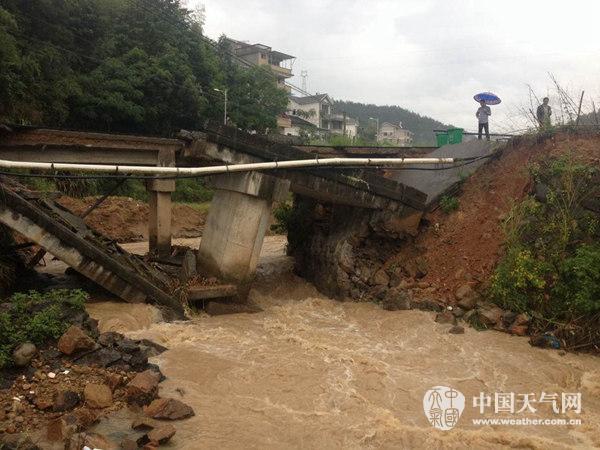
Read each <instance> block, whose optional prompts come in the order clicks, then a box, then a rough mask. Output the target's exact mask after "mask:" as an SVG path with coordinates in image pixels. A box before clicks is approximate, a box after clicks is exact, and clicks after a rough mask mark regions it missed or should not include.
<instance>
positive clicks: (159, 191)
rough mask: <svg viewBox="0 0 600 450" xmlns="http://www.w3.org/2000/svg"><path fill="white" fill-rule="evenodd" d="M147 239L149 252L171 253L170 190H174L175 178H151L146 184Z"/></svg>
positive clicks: (161, 255) (158, 253)
mask: <svg viewBox="0 0 600 450" xmlns="http://www.w3.org/2000/svg"><path fill="white" fill-rule="evenodd" d="M146 187H147V190H148V194H149V197H150V198H149V199H148V206H149V207H150V214H149V215H148V240H149V247H150V253H154V254H156V255H158V256H159V257H166V256H169V255H170V254H171V214H172V213H171V192H174V191H175V180H151V181H149V182H148V184H147V186H146Z"/></svg>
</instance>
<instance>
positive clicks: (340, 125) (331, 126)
mask: <svg viewBox="0 0 600 450" xmlns="http://www.w3.org/2000/svg"><path fill="white" fill-rule="evenodd" d="M326 124H327V127H326V128H327V129H328V130H330V132H331V134H340V135H343V136H347V137H349V138H352V139H354V138H355V137H356V134H357V133H358V120H356V119H353V118H352V117H348V116H345V115H343V114H331V115H330V116H329V118H328V119H327V120H326Z"/></svg>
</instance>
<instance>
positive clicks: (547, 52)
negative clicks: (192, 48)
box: [189, 0, 600, 131]
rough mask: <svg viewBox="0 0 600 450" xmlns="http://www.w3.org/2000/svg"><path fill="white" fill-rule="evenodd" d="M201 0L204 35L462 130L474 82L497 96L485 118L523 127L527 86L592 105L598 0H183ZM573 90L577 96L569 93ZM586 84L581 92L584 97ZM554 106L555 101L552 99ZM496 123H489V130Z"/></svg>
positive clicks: (341, 94)
mask: <svg viewBox="0 0 600 450" xmlns="http://www.w3.org/2000/svg"><path fill="white" fill-rule="evenodd" d="M189 3H191V4H194V3H195V4H200V5H202V4H203V5H204V7H205V10H206V20H205V26H204V29H205V33H206V34H207V35H208V36H209V37H211V38H218V37H219V35H221V34H223V33H224V34H226V35H228V36H229V37H232V38H234V39H238V40H243V41H248V42H250V43H262V44H265V45H268V46H270V47H272V48H273V49H275V50H279V51H282V52H285V53H289V54H291V55H294V56H296V60H295V62H294V65H293V71H294V74H295V77H294V78H292V79H291V80H290V81H291V82H292V83H294V84H295V85H297V86H301V85H302V80H301V78H300V72H301V71H302V70H306V71H308V80H307V89H308V90H309V91H310V92H311V93H315V92H320V93H325V92H326V93H328V94H330V95H331V96H332V97H333V98H334V99H344V100H354V101H361V102H366V103H375V104H380V105H384V104H394V105H399V106H402V107H405V108H408V109H411V110H413V111H415V112H418V113H420V114H424V115H428V116H431V117H433V118H435V119H438V120H441V121H443V122H446V123H453V124H455V125H458V126H462V127H465V128H467V129H471V130H472V129H474V128H475V127H476V119H475V117H474V114H475V110H476V108H477V104H476V103H475V101H474V100H473V99H472V97H473V95H474V94H476V93H477V92H481V91H492V92H494V93H496V94H498V95H499V96H500V97H501V98H502V100H503V102H502V104H501V105H499V106H495V107H493V113H492V121H491V127H492V128H493V129H494V128H495V130H496V131H497V130H499V129H502V130H504V131H508V130H510V129H517V128H521V127H523V123H524V122H523V119H522V118H521V117H520V113H519V108H520V107H522V106H525V105H528V103H529V100H528V89H527V87H526V85H527V84H531V85H532V86H533V87H534V89H535V91H536V93H537V94H538V95H539V96H540V97H541V96H543V95H546V94H549V95H550V97H551V99H552V100H551V104H554V105H555V107H556V106H557V105H556V96H555V95H554V89H553V86H552V83H551V81H550V79H549V77H548V72H552V73H553V74H554V75H555V76H556V78H557V79H558V80H559V81H560V82H561V84H563V85H564V86H565V87H566V88H567V89H568V90H569V91H570V92H571V93H572V95H573V96H579V94H580V92H581V90H582V89H585V91H586V98H585V99H584V108H585V109H590V110H591V98H595V100H596V104H600V79H599V74H600V39H598V18H599V17H600V1H597V0H570V1H564V0H560V1H559V0H495V1H487V0H477V1H475V0H473V1H472V0H454V1H450V0H322V1H317V0H304V1H303V0H296V1H293V2H291V1H284V0H245V1H237V0H189ZM576 93H577V94H576ZM588 94H589V96H588ZM555 109H556V108H555ZM492 131H493V130H492Z"/></svg>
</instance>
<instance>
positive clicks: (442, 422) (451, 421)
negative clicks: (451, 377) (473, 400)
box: [423, 386, 465, 430]
mask: <svg viewBox="0 0 600 450" xmlns="http://www.w3.org/2000/svg"><path fill="white" fill-rule="evenodd" d="M464 409H465V396H464V395H463V394H462V392H460V391H457V390H456V389H453V388H451V387H448V386H434V387H432V388H431V389H429V390H428V391H427V392H425V395H424V396H423V410H424V411H425V415H426V416H427V420H429V423H430V424H431V425H432V426H433V427H435V428H437V429H439V430H451V429H452V428H454V427H455V426H456V424H457V423H458V419H460V416H461V414H462V413H463V411H464Z"/></svg>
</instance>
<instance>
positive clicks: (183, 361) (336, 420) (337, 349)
mask: <svg viewBox="0 0 600 450" xmlns="http://www.w3.org/2000/svg"><path fill="white" fill-rule="evenodd" d="M255 285H256V287H255V289H254V290H253V291H252V293H251V296H252V299H253V300H254V301H255V302H256V303H258V304H259V305H260V306H261V307H262V308H263V309H264V311H263V312H260V313H256V314H237V315H229V316H218V317H209V316H207V315H199V316H198V317H196V318H194V319H193V320H191V321H188V322H178V323H164V322H160V314H158V313H157V311H156V310H155V309H154V308H153V307H151V306H147V305H127V304H118V303H109V302H99V303H93V304H90V305H89V312H90V314H91V315H92V316H94V317H96V318H97V319H99V320H100V328H101V329H102V331H107V330H116V331H122V332H125V333H126V334H128V335H129V336H131V337H134V338H148V339H152V340H154V341H155V342H158V343H160V344H162V345H164V346H166V347H168V348H169V350H168V351H166V352H164V353H163V354H161V355H160V356H158V357H156V358H154V361H153V362H156V363H158V364H159V365H160V367H161V370H162V371H163V373H164V374H165V375H166V377H167V380H166V381H165V382H163V383H161V385H160V386H161V391H160V394H161V395H163V396H173V397H175V398H179V399H181V400H183V401H184V402H186V403H188V404H190V405H191V406H192V407H193V408H194V410H195V412H196V415H195V416H194V417H192V418H191V419H188V420H186V421H182V422H177V423H175V424H174V425H175V426H176V428H177V434H176V435H175V437H174V438H173V441H172V443H171V444H170V445H171V448H180V449H200V448H214V449H234V448H236V449H242V448H243V449H249V448H256V449H265V448H269V449H271V448H272V449H284V448H306V449H308V448H314V449H329V448H340V449H341V448H344V449H359V448H390V449H391V448H394V449H399V448H407V449H420V448H424V449H425V448H427V449H437V448H444V449H455V448H456V449H464V448H486V449H489V448H506V447H509V448H527V449H532V448H533V449H553V448H576V449H586V448H595V447H599V446H600V358H597V357H593V356H590V355H576V354H563V355H561V354H560V353H559V352H557V351H549V350H542V349H538V348H533V347H531V346H530V345H529V344H528V341H527V339H526V338H520V337H513V336H509V335H508V334H504V333H499V332H494V331H486V332H478V331H475V330H473V329H471V328H467V329H466V331H465V334H461V335H454V334H449V333H448V329H449V328H450V326H449V325H442V324H438V323H435V322H434V320H433V318H434V315H433V313H429V312H423V311H396V312H388V311H384V310H382V309H381V308H380V307H378V306H377V305H375V304H359V303H342V302H338V301H335V300H331V299H329V298H327V297H325V296H323V295H321V294H319V293H318V292H317V291H316V289H315V288H314V287H313V286H312V285H310V284H309V283H307V282H305V281H303V280H301V279H299V278H297V277H295V276H294V275H292V274H291V262H290V261H289V260H288V258H287V257H285V256H284V239H282V238H279V237H273V238H269V239H268V241H267V245H266V246H265V251H264V254H263V258H262V260H261V266H260V274H259V277H258V280H257V283H255ZM437 385H443V386H450V387H453V388H454V389H457V390H458V391H460V392H462V393H463V394H464V396H465V398H466V405H465V410H464V413H463V415H462V416H461V417H460V419H459V421H458V424H457V425H456V426H455V428H454V429H452V430H450V431H441V430H436V429H434V428H433V427H432V426H431V425H430V424H429V422H428V420H427V418H426V416H425V413H424V411H423V396H424V394H425V392H426V391H427V390H428V389H430V388H431V387H433V386H437ZM481 392H483V393H485V394H491V395H492V397H493V395H494V393H515V395H516V396H519V395H522V394H535V396H534V397H533V398H537V399H539V398H540V396H541V393H542V392H545V393H547V394H551V393H557V394H558V396H559V397H560V395H561V393H581V396H582V400H581V403H582V410H581V413H579V414H578V413H576V412H574V411H568V412H567V413H565V414H562V412H560V413H558V414H557V413H555V412H553V411H552V407H551V404H550V403H545V404H542V403H539V404H535V405H534V406H535V407H536V409H537V411H536V412H535V413H532V412H530V411H529V410H527V412H522V413H519V414H517V413H514V414H510V413H508V412H505V413H500V414H495V413H494V411H493V409H494V408H493V406H492V407H491V408H487V409H486V412H485V414H484V415H480V413H479V408H474V407H473V405H472V403H473V400H472V399H473V397H478V396H479V395H480V393H481ZM559 406H560V403H559ZM520 407H521V404H520V403H517V409H519V408H520ZM482 417H487V418H494V417H495V418H498V417H502V418H507V417H513V418H529V419H535V418H549V419H555V418H562V419H564V418H567V419H569V418H575V419H581V421H582V424H581V425H554V426H551V425H547V426H544V425H537V426H536V425H529V426H516V425H512V426H510V425H504V426H503V425H485V426H483V425H475V424H473V419H477V418H482Z"/></svg>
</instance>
